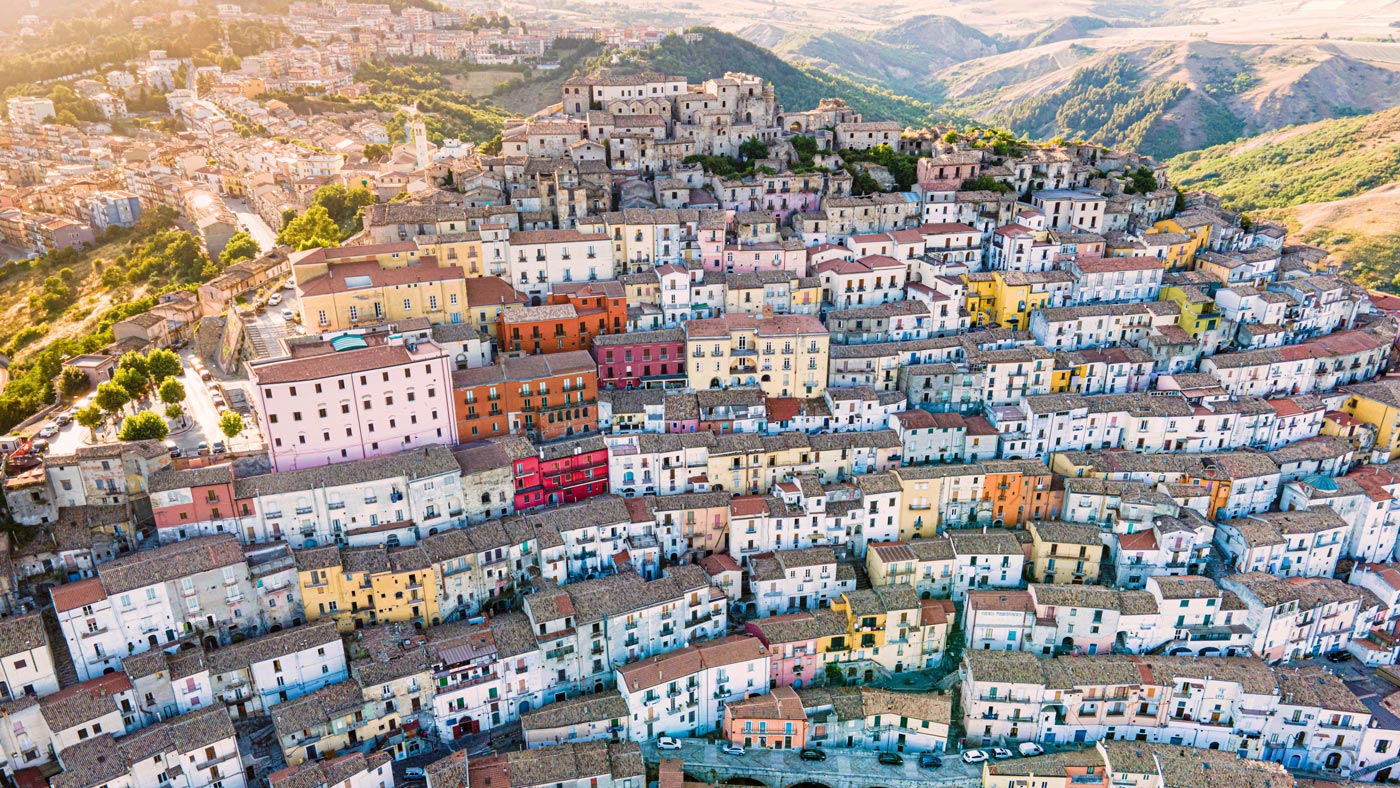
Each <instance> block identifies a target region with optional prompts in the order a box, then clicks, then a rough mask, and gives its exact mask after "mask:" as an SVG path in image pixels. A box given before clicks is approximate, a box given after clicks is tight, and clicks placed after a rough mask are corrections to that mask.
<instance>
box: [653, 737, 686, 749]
mask: <svg viewBox="0 0 1400 788" xmlns="http://www.w3.org/2000/svg"><path fill="white" fill-rule="evenodd" d="M680 748H681V743H680V742H679V741H677V740H676V739H673V738H671V737H670V736H662V737H661V738H659V739H657V740H656V749H658V750H679V749H680Z"/></svg>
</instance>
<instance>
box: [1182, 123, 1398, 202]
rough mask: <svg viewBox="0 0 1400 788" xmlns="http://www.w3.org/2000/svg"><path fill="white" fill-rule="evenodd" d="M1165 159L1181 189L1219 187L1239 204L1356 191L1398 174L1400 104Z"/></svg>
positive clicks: (1341, 195) (1322, 199) (1339, 195)
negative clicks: (1397, 107) (1387, 108)
mask: <svg viewBox="0 0 1400 788" xmlns="http://www.w3.org/2000/svg"><path fill="white" fill-rule="evenodd" d="M1167 166H1168V167H1169V168H1170V171H1171V175H1172V180H1173V181H1174V182H1175V183H1176V184H1178V185H1179V186H1180V187H1181V188H1182V189H1184V190H1190V189H1205V190H1208V191H1213V192H1215V193H1217V194H1219V195H1220V196H1221V197H1223V198H1225V200H1226V201H1228V202H1229V203H1231V204H1232V205H1234V206H1236V207H1237V208H1240V209H1241V210H1255V209H1259V208H1287V207H1291V206H1295V205H1301V204H1303V203H1317V202H1327V201H1331V200H1340V199H1345V198H1348V197H1354V196H1356V195H1358V194H1361V193H1362V192H1365V191H1368V190H1370V189H1374V188H1377V187H1379V186H1383V185H1385V184H1387V183H1390V182H1393V181H1397V180H1400V109H1391V110H1386V111H1384V112H1377V113H1375V114H1373V115H1362V116H1360V117H1355V118H1339V119H1337V120H1328V121H1323V122H1321V123H1315V124H1312V125H1311V126H1305V127H1301V128H1298V129H1285V130H1282V131H1276V132H1270V133H1269V134H1265V135H1262V136H1260V137H1255V138H1253V139H1251V140H1246V141H1244V142H1243V143H1231V144H1227V145H1217V146H1216V147H1213V148H1206V149H1205V150H1199V151H1192V152H1190V153H1183V154H1181V155H1180V156H1177V157H1175V158H1173V159H1171V160H1170V161H1168V162H1167Z"/></svg>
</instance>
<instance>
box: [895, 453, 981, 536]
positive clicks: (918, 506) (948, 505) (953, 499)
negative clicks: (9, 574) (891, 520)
mask: <svg viewBox="0 0 1400 788" xmlns="http://www.w3.org/2000/svg"><path fill="white" fill-rule="evenodd" d="M893 473H894V475H895V477H896V478H898V479H899V485H900V496H899V538H900V539H901V540H902V541H906V542H912V541H913V540H916V539H931V538H933V537H934V536H937V534H938V529H939V528H940V527H942V526H943V525H945V523H946V525H948V526H949V527H953V528H964V527H967V526H968V524H969V523H970V522H971V523H975V520H974V519H972V518H971V517H970V515H975V514H976V511H977V505H978V501H980V500H981V498H982V489H983V485H984V484H985V483H986V469H984V468H983V467H982V466H981V465H975V464H970V463H966V464H962V465H952V464H948V465H910V466H907V467H903V468H895V469H894V471H893Z"/></svg>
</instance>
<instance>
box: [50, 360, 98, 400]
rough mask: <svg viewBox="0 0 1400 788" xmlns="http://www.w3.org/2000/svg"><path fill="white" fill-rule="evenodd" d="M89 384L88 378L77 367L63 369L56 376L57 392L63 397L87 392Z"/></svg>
mask: <svg viewBox="0 0 1400 788" xmlns="http://www.w3.org/2000/svg"><path fill="white" fill-rule="evenodd" d="M90 385H91V382H90V381H89V380H88V376H87V375H86V374H84V373H83V371H82V370H81V369H78V368H77V367H64V368H63V374H61V375H59V376H58V390H59V392H60V393H61V394H63V396H65V397H73V396H77V395H78V394H81V393H83V392H84V391H87V390H88V387H89V386H90Z"/></svg>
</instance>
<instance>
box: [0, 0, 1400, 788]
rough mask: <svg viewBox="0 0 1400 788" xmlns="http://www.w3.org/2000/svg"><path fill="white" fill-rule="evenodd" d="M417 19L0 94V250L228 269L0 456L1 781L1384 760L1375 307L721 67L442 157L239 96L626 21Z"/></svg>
mask: <svg viewBox="0 0 1400 788" xmlns="http://www.w3.org/2000/svg"><path fill="white" fill-rule="evenodd" d="M185 13H190V14H191V15H192V14H193V12H185V11H179V10H177V11H171V12H169V13H166V14H163V15H162V16H161V18H158V19H157V18H153V19H149V20H144V21H143V24H152V25H160V24H178V23H180V22H181V20H182V16H181V15H182V14H185ZM218 16H219V18H221V19H223V20H225V21H228V22H234V21H238V20H247V19H250V18H254V17H257V16H258V15H256V14H253V13H252V12H245V11H243V10H242V9H241V8H239V7H238V6H236V5H220V6H219V7H218ZM191 18H193V16H191ZM470 18H471V15H470V14H466V13H464V12H459V11H427V10H424V9H421V8H417V7H407V8H405V9H403V10H402V11H400V12H397V13H395V12H393V11H391V10H390V8H389V6H383V5H366V4H353V3H340V2H325V3H310V2H295V3H292V4H291V10H290V12H289V13H288V14H287V15H286V16H285V17H284V18H279V22H280V23H282V24H285V25H286V26H287V27H288V28H289V29H290V30H291V31H293V32H294V33H295V34H296V35H297V36H298V37H299V39H300V40H301V42H302V43H300V44H297V45H295V46H286V47H279V48H277V49H273V50H269V51H266V52H264V53H261V54H259V55H256V56H246V57H243V58H241V65H240V67H239V68H238V69H237V70H233V69H230V70H228V71H225V70H223V69H221V68H219V67H211V66H200V67H196V66H194V64H193V63H192V62H184V61H182V60H180V59H178V58H171V57H168V56H167V54H166V53H165V52H161V51H152V52H149V53H148V54H147V55H145V56H144V57H142V58H140V59H139V60H138V61H135V62H133V63H131V64H129V66H128V67H127V68H123V69H117V70H112V71H109V72H107V73H102V74H94V75H88V76H83V77H81V78H79V79H76V81H75V82H74V85H73V87H74V91H75V92H76V94H77V95H80V96H82V97H84V98H86V99H88V100H90V101H91V102H92V103H93V105H94V106H96V107H98V108H100V109H101V113H102V115H103V120H102V121H94V122H84V123H81V124H78V125H68V124H64V123H59V122H57V121H58V117H57V115H58V112H57V110H56V107H55V105H54V101H53V100H52V99H49V98H42V97H36V96H16V97H13V98H9V99H8V101H7V102H6V105H7V106H6V113H7V123H6V125H5V126H4V128H3V141H0V206H3V207H0V244H3V245H4V248H5V249H7V250H9V251H10V252H13V253H14V256H15V257H17V258H24V257H33V258H36V259H37V258H41V257H43V256H44V255H52V254H54V253H55V252H58V251H60V250H64V249H71V250H72V253H73V254H81V253H83V252H84V251H85V250H90V249H91V248H92V247H93V246H94V245H95V244H98V243H100V242H101V241H102V239H103V238H105V237H110V234H111V233H112V232H113V229H112V228H118V229H121V228H127V229H131V228H135V227H137V226H138V225H140V224H141V222H142V218H143V217H147V219H149V217H151V216H154V215H159V216H165V217H168V224H169V225H170V226H171V227H174V228H178V229H179V230H181V231H183V232H186V233H188V234H189V236H190V238H192V239H195V240H194V242H195V243H196V244H197V246H198V251H199V253H201V254H202V255H204V256H205V257H206V258H207V259H208V260H211V261H212V260H216V259H218V258H220V256H221V254H222V253H223V252H224V251H225V250H226V249H227V248H230V247H232V246H234V245H235V240H234V239H235V238H236V236H239V235H246V236H250V237H251V238H252V239H253V241H254V242H255V244H256V247H257V253H256V254H252V255H251V256H250V257H248V258H247V259H242V260H240V261H238V262H234V263H232V264H230V265H228V266H227V267H226V268H223V269H221V270H219V271H217V272H216V274H215V275H212V276H205V277H201V279H200V280H199V281H195V282H191V283H187V284H188V286H177V287H172V288H166V289H165V290H164V291H161V292H158V293H152V294H151V306H150V307H149V308H148V309H143V310H142V311H139V312H135V313H134V314H130V315H126V316H124V317H122V318H121V319H120V320H117V321H115V322H114V324H113V325H112V326H111V331H112V339H113V341H112V342H111V343H110V344H108V345H106V346H104V347H101V348H100V349H97V350H94V351H93V352H84V353H81V354H74V355H71V356H70V357H66V358H65V359H64V360H63V361H62V374H61V376H60V381H58V382H56V383H55V390H63V389H65V388H66V387H68V386H69V385H70V379H71V380H72V381H76V382H74V383H72V384H71V385H72V386H73V387H74V388H75V389H76V391H77V393H76V395H75V396H72V397H59V398H58V399H59V401H57V402H55V403H53V404H51V405H48V406H46V407H45V408H43V409H41V410H40V411H39V412H37V413H35V414H33V415H32V416H31V417H29V418H27V419H26V420H25V421H24V422H23V423H21V424H19V425H17V426H16V427H15V429H14V430H13V431H12V433H11V434H9V435H7V436H5V437H4V438H3V449H4V451H5V461H4V467H3V471H4V475H3V493H4V499H5V505H6V511H7V513H8V523H9V525H8V526H7V527H6V528H5V529H4V530H3V531H0V547H3V549H0V612H2V613H3V614H4V615H3V617H0V674H2V675H0V699H3V700H0V773H3V776H4V779H5V782H6V784H7V785H11V784H12V785H16V786H24V788H41V787H42V786H49V787H50V788H340V787H341V786H347V787H348V788H376V786H377V788H394V786H399V787H400V788H404V786H408V787H409V788H413V787H414V786H422V787H423V788H598V787H599V786H601V787H602V788H647V786H650V785H652V784H656V785H658V786H660V787H661V788H682V786H686V785H694V786H697V787H698V786H701V785H762V786H764V787H765V788H787V786H793V785H803V786H816V787H818V788H870V787H871V786H882V787H888V788H912V786H915V785H934V786H948V788H952V787H953V786H987V788H1070V786H1074V788H1090V787H1091V786H1098V787H1100V788H1109V786H1110V785H1111V786H1115V787H1116V786H1136V787H1137V788H1282V787H1283V786H1313V787H1315V786H1326V785H1345V784H1349V783H1352V782H1366V783H1386V782H1388V781H1392V779H1393V778H1400V751H1397V748H1398V747H1400V716H1397V715H1400V667H1397V662H1400V554H1398V553H1397V546H1398V545H1397V543H1400V471H1397V472H1392V471H1390V470H1389V466H1390V464H1391V461H1392V460H1393V459H1395V458H1396V457H1397V456H1400V376H1397V374H1396V373H1395V372H1394V367H1395V363H1396V360H1397V343H1400V298H1397V297H1396V296H1392V295H1387V294H1385V293H1382V292H1379V291H1367V290H1365V289H1363V288H1360V287H1358V286H1357V285H1356V284H1354V283H1353V282H1351V281H1349V280H1348V279H1347V278H1346V277H1345V276H1343V275H1342V274H1341V270H1340V269H1341V266H1340V263H1339V261H1338V260H1337V259H1336V258H1335V257H1334V256H1333V255H1331V254H1329V252H1328V250H1326V249H1323V248H1319V247H1317V246H1312V245H1308V244H1305V243H1302V242H1300V241H1299V240H1298V239H1296V238H1290V237H1289V233H1288V231H1287V229H1286V228H1285V227H1284V226H1283V225H1281V224H1277V223H1273V222H1270V221H1266V220H1263V219H1259V218H1253V217H1250V216H1247V215H1244V214H1241V213H1238V212H1236V211H1233V210H1230V209H1229V208H1227V207H1225V206H1224V205H1223V204H1222V201H1221V200H1220V199H1219V198H1217V197H1216V196H1214V195H1212V194H1210V193H1206V192H1181V191H1178V190H1177V189H1176V188H1174V187H1173V185H1172V183H1171V182H1170V180H1169V178H1168V174H1167V171H1166V168H1165V167H1164V166H1163V165H1162V164H1160V163H1159V162H1156V161H1154V160H1152V159H1150V158H1148V157H1145V156H1142V155H1139V154H1136V153H1133V152H1131V151H1121V150H1111V149H1108V148H1105V147H1102V146H1099V145H1094V144H1090V143H1085V142H1078V143H1076V142H1066V141H1058V140H1057V141H1054V142H1046V143H1027V142H1024V141H1020V142H1017V141H1012V143H1011V144H1007V143H1006V142H1005V141H998V142H996V143H992V142H990V141H989V138H987V137H985V136H983V135H982V134H980V131H981V130H978V132H973V131H970V130H966V129H963V130H959V129H956V128H953V127H951V126H947V127H944V126H929V127H925V128H915V127H907V126H905V125H903V124H901V123H898V122H894V121H887V120H882V119H879V118H873V117H866V116H865V115H864V114H862V113H860V112H857V111H856V110H855V109H853V108H852V107H851V106H850V105H848V104H847V102H846V101H845V100H843V99H842V98H841V97H836V96H832V97H829V98H825V99H822V100H820V101H819V102H818V103H817V104H816V105H815V106H796V107H789V106H785V105H784V104H782V103H781V102H780V101H779V98H778V92H777V90H776V89H775V87H774V85H773V84H771V83H769V82H767V81H766V80H764V79H762V78H760V77H758V76H755V75H752V74H748V73H739V72H729V73H723V74H712V75H708V76H707V77H706V78H704V79H700V80H694V79H688V78H686V77H684V76H677V75H666V74H661V73H652V72H640V73H635V72H629V71H626V70H621V69H600V70H593V71H586V72H583V71H581V72H579V73H577V74H575V75H573V76H571V77H568V78H567V79H564V80H562V83H561V84H560V87H559V89H558V91H557V94H556V95H555V96H553V98H554V99H555V101H554V103H552V104H550V105H549V106H545V107H542V108H540V109H539V110H538V111H537V112H535V113H534V114H531V115H528V116H524V117H512V118H508V119H507V120H505V121H504V122H503V123H502V124H501V126H500V128H499V130H498V131H499V140H498V142H497V144H495V145H491V144H485V143H482V144H478V143H473V142H471V141H467V140H461V139H454V138H450V137H442V136H441V135H437V136H435V135H434V134H433V133H432V132H430V130H429V128H430V123H431V122H433V120H432V118H431V111H430V110H429V109H427V108H414V107H408V108H405V109H404V110H403V111H402V112H401V113H400V114H399V115H398V116H397V117H398V119H399V120H400V121H402V124H401V125H402V128H397V127H395V126H394V124H393V122H392V121H390V120H389V119H388V118H386V117H384V115H383V114H382V113H374V112H369V111H339V110H338V107H339V106H340V105H338V104H336V103H335V102H323V103H321V104H296V103H295V102H291V101H288V100H284V99H279V98H273V97H271V96H270V95H269V94H270V93H277V94H280V95H286V94H291V93H296V94H299V95H302V96H306V95H312V94H318V95H323V96H332V95H337V96H342V97H347V98H354V97H356V96H358V95H360V92H361V91H363V89H364V85H363V84H360V83H357V82H356V81H355V79H354V75H355V73H356V71H357V67H358V66H359V65H360V64H362V63H364V62H371V61H378V60H384V59H388V58H396V57H397V58H403V57H413V58H428V59H435V60H442V61H450V62H468V63H472V64H487V65H501V64H504V65H512V64H522V63H526V62H530V63H532V64H535V65H538V64H539V62H541V61H540V59H541V58H546V56H547V54H548V53H550V52H551V51H553V49H552V48H553V47H554V46H555V44H556V42H557V41H558V40H559V39H570V38H577V39H580V40H583V39H587V40H590V41H595V42H601V43H605V44H606V45H608V46H611V47H614V48H619V49H622V50H626V49H628V48H629V47H643V46H647V45H650V44H653V43H655V42H656V41H657V40H659V39H660V38H661V37H662V36H665V35H667V34H669V33H670V32H672V31H669V30H653V29H647V28H636V29H630V28H629V29H611V28H607V29H604V28H598V29H593V28H579V29H574V28H562V27H558V28H551V27H549V26H546V25H536V24H529V25H528V26H522V25H521V24H520V22H519V21H518V20H517V21H516V22H515V23H512V24H507V25H504V26H501V27H496V26H476V27H474V28H471V29H468V28H467V27H466V26H465V25H464V24H463V23H464V21H465V20H468V19H470ZM507 21H509V20H507ZM34 24H38V22H37V21H36V22H34ZM690 35H700V34H690ZM556 65H557V64H556ZM145 91H158V92H159V93H160V94H161V95H163V97H164V102H165V106H164V107H163V108H159V112H157V113H155V114H158V115H162V116H163V119H162V120H163V122H164V121H169V122H170V123H171V124H172V125H171V128H170V129H169V130H167V131H162V132H160V133H155V132H153V131H151V130H150V129H149V128H146V129H143V130H142V131H141V132H139V133H123V132H122V131H121V128H120V125H121V121H122V120H123V119H125V118H127V117H128V115H129V113H128V111H127V108H126V106H125V100H126V99H127V98H133V99H134V97H135V96H137V95H138V94H141V93H143V92H145ZM137 114H140V113H137ZM146 114H151V113H146ZM376 146H377V148H379V149H382V151H381V152H380V153H379V155H373V150H374V148H375V147H376ZM337 187H338V188H342V189H359V190H364V191H366V192H367V193H368V195H369V200H368V202H367V204H365V205H364V206H363V207H362V208H361V209H359V211H358V213H357V214H356V215H355V217H354V218H355V226H354V227H353V228H352V229H351V230H350V231H348V232H346V233H345V237H344V238H334V239H330V240H329V241H328V242H324V243H304V244H296V245H295V246H294V245H292V244H288V243H283V242H280V241H279V238H280V239H281V241H285V240H286V237H287V236H286V230H287V228H289V227H291V226H292V225H293V223H294V222H296V221H297V217H301V216H306V215H309V214H310V213H311V212H312V211H314V210H317V209H318V208H319V207H320V205H321V204H320V203H319V202H318V199H320V198H319V197H318V195H322V194H324V193H325V192H324V191H323V190H326V189H331V188H337ZM332 229H334V226H333V228H332ZM297 247H300V248H297ZM167 358H172V359H174V364H175V367H176V368H177V369H178V371H177V369H176V368H172V369H167V370H166V371H165V373H164V374H163V375H161V374H158V372H157V370H158V369H159V368H160V367H161V366H162V365H163V362H164V359H167ZM158 359H160V361H158ZM133 365H136V366H144V368H145V369H146V370H147V371H146V372H143V373H142V376H141V383H140V385H139V386H138V389H142V390H138V391H136V392H133V394H132V396H131V397H130V398H129V399H130V402H129V403H128V400H126V399H123V400H121V401H119V402H117V403H116V407H114V408H108V407H107V405H105V404H102V402H103V397H104V395H103V392H104V391H110V390H112V389H111V388H110V387H112V386H113V385H118V384H121V383H122V381H123V380H124V379H125V378H130V377H131V375H132V374H133V369H134V367H133ZM148 377H149V378H150V382H149V384H148V383H147V378H148ZM162 378H163V381H162ZM6 379H7V378H6V377H0V382H3V381H4V380H6ZM169 382H176V383H178V384H179V388H180V395H179V397H174V396H171V397H167V396H166V394H165V391H166V388H167V387H166V385H164V384H165V383H169ZM59 383H61V384H62V385H59ZM157 390H159V392H160V393H159V394H156V393H154V392H155V391H157ZM157 399H159V401H160V402H161V403H165V404H177V405H178V406H179V407H178V408H177V409H176V410H168V409H167V410H165V411H157V410H153V409H143V408H157V407H158V406H157V404H156V401H157ZM143 403H145V404H144V405H143ZM84 411H91V412H93V413H98V412H99V411H106V414H105V416H104V417H103V418H102V419H99V420H98V421H97V422H94V423H93V424H92V425H91V426H87V425H85V424H83V423H80V422H79V420H80V417H82V416H83V412H84ZM161 413H165V414H167V415H164V416H162V415H160V414H161ZM143 414H152V415H151V418H154V419H156V420H157V421H159V422H160V423H159V424H158V425H157V426H159V427H160V430H159V435H160V437H150V436H146V435H140V434H137V431H136V430H135V429H131V425H132V424H134V423H135V422H136V421H137V420H139V419H141V418H142V417H143ZM167 422H168V423H167ZM156 745H159V746H156Z"/></svg>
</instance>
